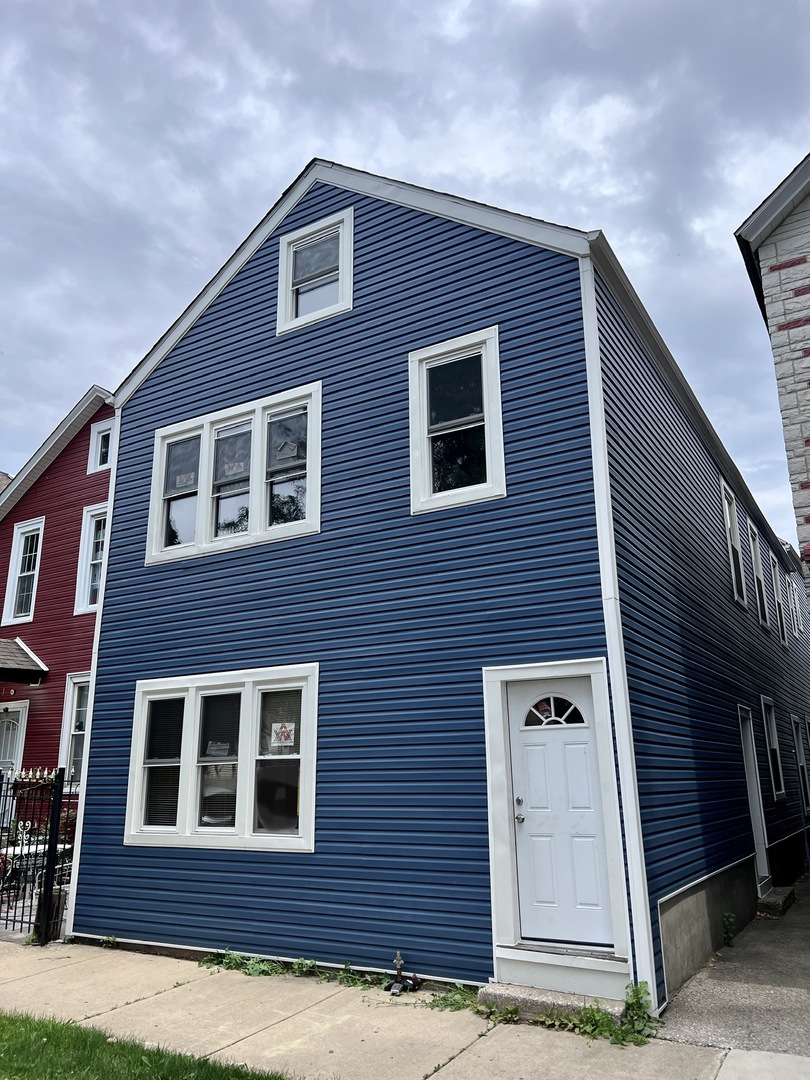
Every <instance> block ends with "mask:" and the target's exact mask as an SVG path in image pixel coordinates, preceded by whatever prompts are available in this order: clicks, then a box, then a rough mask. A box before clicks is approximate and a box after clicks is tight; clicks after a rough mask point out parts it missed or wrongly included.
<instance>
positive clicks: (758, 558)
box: [748, 521, 770, 629]
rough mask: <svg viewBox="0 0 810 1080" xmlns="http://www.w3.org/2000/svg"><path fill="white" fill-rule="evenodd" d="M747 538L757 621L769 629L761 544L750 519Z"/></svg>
mask: <svg viewBox="0 0 810 1080" xmlns="http://www.w3.org/2000/svg"><path fill="white" fill-rule="evenodd" d="M748 540H749V544H750V547H751V568H752V569H753V571H754V594H755V596H756V601H757V612H758V614H759V621H760V624H761V625H762V626H764V627H765V628H766V629H770V620H769V618H768V594H767V593H766V592H765V576H764V574H763V572H762V544H761V542H760V539H759V533H758V532H757V530H756V529H755V527H754V525H753V523H752V522H750V521H749V523H748ZM760 597H761V600H760Z"/></svg>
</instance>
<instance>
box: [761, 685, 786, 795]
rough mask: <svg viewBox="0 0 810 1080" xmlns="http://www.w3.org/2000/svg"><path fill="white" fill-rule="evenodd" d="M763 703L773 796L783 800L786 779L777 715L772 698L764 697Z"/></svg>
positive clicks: (763, 720) (763, 719) (763, 718)
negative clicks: (780, 748)
mask: <svg viewBox="0 0 810 1080" xmlns="http://www.w3.org/2000/svg"><path fill="white" fill-rule="evenodd" d="M761 701H762V722H763V724H764V726H765V746H766V747H767V749H768V766H769V767H770V770H771V785H772V787H773V794H774V798H776V799H783V798H784V797H785V779H784V775H783V773H782V754H781V752H780V750H779V733H778V731H777V729H776V713H775V712H774V707H773V701H771V699H770V698H766V697H763V698H761Z"/></svg>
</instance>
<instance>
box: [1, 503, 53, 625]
mask: <svg viewBox="0 0 810 1080" xmlns="http://www.w3.org/2000/svg"><path fill="white" fill-rule="evenodd" d="M44 532H45V518H44V517H39V518H32V519H31V520H30V521H18V522H17V523H16V525H15V526H14V535H13V538H12V541H11V555H10V557H9V562H8V578H7V580H6V598H5V603H4V604H3V625H4V626H8V625H13V624H14V623H24V622H31V620H32V619H33V617H34V605H35V603H36V599H37V582H38V580H39V568H40V564H41V561H42V538H43V534H44Z"/></svg>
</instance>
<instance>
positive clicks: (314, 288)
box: [295, 278, 340, 318]
mask: <svg viewBox="0 0 810 1080" xmlns="http://www.w3.org/2000/svg"><path fill="white" fill-rule="evenodd" d="M339 299H340V284H339V282H338V279H337V278H331V279H330V280H329V281H324V282H321V280H320V279H317V280H316V281H315V282H314V283H313V284H312V285H307V286H301V288H299V289H296V290H295V314H296V318H300V317H301V316H302V315H311V314H312V312H313V311H322V310H323V309H324V308H326V307H331V306H332V304H336V303H337V302H338V300H339Z"/></svg>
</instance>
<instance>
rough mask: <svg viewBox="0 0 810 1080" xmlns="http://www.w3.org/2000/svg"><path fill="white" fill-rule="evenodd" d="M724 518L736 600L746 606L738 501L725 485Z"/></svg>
mask: <svg viewBox="0 0 810 1080" xmlns="http://www.w3.org/2000/svg"><path fill="white" fill-rule="evenodd" d="M723 517H724V519H725V523H726V542H727V543H728V557H729V561H730V563H731V582H732V587H733V590H734V599H735V600H738V601H739V602H740V603H741V604H743V605H744V604H745V575H744V574H743V562H742V550H741V548H740V524H739V521H738V518H737V500H736V499H735V498H734V495H733V493H732V492H731V490H730V489H729V488H727V487H726V485H725V484H723Z"/></svg>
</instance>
